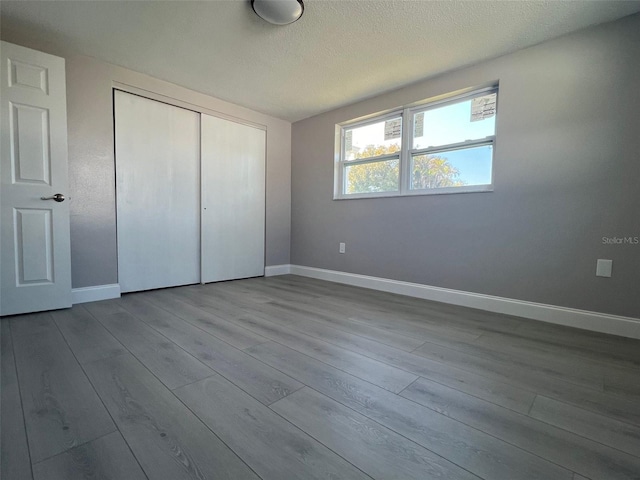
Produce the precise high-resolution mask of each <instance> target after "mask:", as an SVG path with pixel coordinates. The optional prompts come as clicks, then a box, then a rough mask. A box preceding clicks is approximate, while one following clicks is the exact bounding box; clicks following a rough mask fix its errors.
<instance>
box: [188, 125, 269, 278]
mask: <svg viewBox="0 0 640 480" xmlns="http://www.w3.org/2000/svg"><path fill="white" fill-rule="evenodd" d="M201 126H202V129H201V158H202V242H201V243H202V283H207V282H216V281H221V280H231V279H235V278H247V277H257V276H261V275H264V241H265V240H264V238H265V231H264V229H265V147H266V145H265V140H266V132H265V131H264V130H260V129H257V128H253V127H250V126H247V125H242V124H239V123H235V122H231V121H228V120H224V119H221V118H217V117H212V116H210V115H205V114H202V119H201Z"/></svg>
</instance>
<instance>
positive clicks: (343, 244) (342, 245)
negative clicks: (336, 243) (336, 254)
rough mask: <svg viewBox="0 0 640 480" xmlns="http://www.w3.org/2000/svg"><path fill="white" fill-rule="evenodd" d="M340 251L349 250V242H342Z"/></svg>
mask: <svg viewBox="0 0 640 480" xmlns="http://www.w3.org/2000/svg"><path fill="white" fill-rule="evenodd" d="M339 251H340V253H345V252H346V251H347V244H346V243H344V242H340V250H339Z"/></svg>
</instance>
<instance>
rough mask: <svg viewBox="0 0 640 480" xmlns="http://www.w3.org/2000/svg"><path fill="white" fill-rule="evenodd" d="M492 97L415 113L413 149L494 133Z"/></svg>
mask: <svg viewBox="0 0 640 480" xmlns="http://www.w3.org/2000/svg"><path fill="white" fill-rule="evenodd" d="M495 99H496V94H495V93H492V94H489V95H483V96H480V97H475V98H473V99H470V100H466V101H463V102H458V103H453V104H450V105H445V106H444V107H440V108H434V109H431V110H426V111H424V112H419V113H416V114H414V116H413V149H414V150H415V149H419V148H429V147H437V146H440V145H450V144H452V143H460V142H464V141H466V140H478V139H483V138H485V137H488V136H491V135H494V134H495V130H496V116H495Z"/></svg>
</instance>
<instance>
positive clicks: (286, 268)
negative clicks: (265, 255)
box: [264, 264, 291, 277]
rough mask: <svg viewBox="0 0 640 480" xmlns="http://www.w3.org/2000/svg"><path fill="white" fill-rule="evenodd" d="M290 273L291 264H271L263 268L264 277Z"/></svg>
mask: <svg viewBox="0 0 640 480" xmlns="http://www.w3.org/2000/svg"><path fill="white" fill-rule="evenodd" d="M289 273H291V265H289V264H285V265H271V266H269V267H265V268H264V276H265V277H275V276H276V275H287V274H289Z"/></svg>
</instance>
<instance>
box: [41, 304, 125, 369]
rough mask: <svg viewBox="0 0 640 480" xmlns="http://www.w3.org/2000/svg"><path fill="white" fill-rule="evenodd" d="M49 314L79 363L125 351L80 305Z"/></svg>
mask: <svg viewBox="0 0 640 480" xmlns="http://www.w3.org/2000/svg"><path fill="white" fill-rule="evenodd" d="M51 316H52V317H53V320H54V321H55V322H56V325H58V328H59V329H60V331H61V332H62V335H63V336H64V338H65V340H66V341H67V343H68V344H69V347H71V350H72V351H73V353H74V354H75V356H76V358H77V359H78V361H79V362H80V363H87V362H93V361H94V360H100V359H103V358H109V357H113V356H115V355H121V354H123V353H126V352H127V349H126V348H124V346H122V344H121V343H120V342H118V341H117V340H116V339H115V338H114V337H113V335H111V334H110V333H109V332H108V331H107V330H106V329H105V328H104V327H103V326H102V324H100V322H98V320H96V319H95V317H94V316H93V315H91V314H90V313H89V312H88V311H87V310H86V309H85V308H84V307H82V306H81V305H75V306H74V307H73V308H70V309H66V310H57V311H55V312H51Z"/></svg>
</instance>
